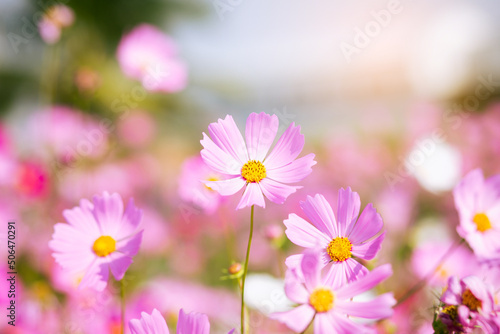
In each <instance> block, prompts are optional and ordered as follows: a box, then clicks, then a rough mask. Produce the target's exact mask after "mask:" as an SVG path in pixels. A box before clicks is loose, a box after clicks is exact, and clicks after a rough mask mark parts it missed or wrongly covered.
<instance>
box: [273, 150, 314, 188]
mask: <svg viewBox="0 0 500 334" xmlns="http://www.w3.org/2000/svg"><path fill="white" fill-rule="evenodd" d="M314 157H315V156H314V154H312V153H310V154H308V155H306V156H304V157H302V158H299V159H297V160H294V161H292V162H290V163H289V164H287V165H284V166H281V167H277V168H274V169H269V168H266V174H267V177H268V178H270V179H273V180H275V181H278V182H282V183H295V182H299V181H302V180H303V179H304V178H305V177H306V176H307V175H309V174H311V172H312V169H311V167H312V166H314V165H316V161H314Z"/></svg>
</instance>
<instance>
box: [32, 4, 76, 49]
mask: <svg viewBox="0 0 500 334" xmlns="http://www.w3.org/2000/svg"><path fill="white" fill-rule="evenodd" d="M74 21H75V14H74V13H73V10H71V8H69V7H67V6H64V5H56V6H53V7H51V8H50V9H49V10H48V11H47V13H45V15H43V17H42V19H41V20H40V23H39V24H38V29H39V31H40V36H41V37H42V39H43V40H44V41H45V42H46V43H48V44H54V43H56V42H57V41H59V39H60V38H61V31H62V29H63V28H66V27H69V26H71V25H72V24H73V22H74Z"/></svg>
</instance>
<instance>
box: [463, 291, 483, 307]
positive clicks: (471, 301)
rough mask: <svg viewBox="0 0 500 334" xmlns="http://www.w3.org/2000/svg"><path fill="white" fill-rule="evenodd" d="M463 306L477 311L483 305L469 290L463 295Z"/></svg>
mask: <svg viewBox="0 0 500 334" xmlns="http://www.w3.org/2000/svg"><path fill="white" fill-rule="evenodd" d="M462 304H464V305H465V306H467V307H468V308H469V310H471V311H477V310H478V309H479V308H481V306H482V305H483V303H482V302H481V301H480V300H479V299H477V298H476V296H474V295H473V294H472V292H471V291H470V290H469V289H467V290H465V291H464V293H463V294H462Z"/></svg>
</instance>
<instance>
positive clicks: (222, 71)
mask: <svg viewBox="0 0 500 334" xmlns="http://www.w3.org/2000/svg"><path fill="white" fill-rule="evenodd" d="M54 8H56V9H54ZM141 26H142V27H147V29H145V30H144V29H143V31H146V32H142V33H143V35H141V36H142V37H133V35H134V32H136V31H139V30H140V29H138V27H141ZM148 29H149V30H148ZM148 31H149V35H148ZM137 34H139V33H137ZM155 34H156V35H155ZM158 34H159V35H161V36H160V37H158V36H157V35H158ZM131 36H132V37H131ZM141 41H142V42H144V41H149V42H148V43H149V44H147V45H145V44H141V43H142V42H141ZM155 57H160V58H161V57H163V58H162V59H164V58H165V57H167V58H168V62H165V63H161V65H162V66H163V65H164V66H166V68H163V69H162V68H159V69H158V68H156V67H155V69H156V70H157V71H156V72H155V73H151V71H150V70H151V67H148V66H150V65H151V66H152V64H153V62H154V60H155V59H160V58H155ZM137 59H141V61H142V60H143V63H137V62H136V61H135V60H137ZM151 59H153V60H151ZM148 61H149V63H148ZM169 66H170V67H169ZM160 67H161V66H160ZM164 70H165V71H167V72H165V73H168V74H169V75H170V76H169V77H168V78H167V79H166V80H165V82H163V81H162V82H161V87H160V86H158V85H157V86H154V85H153V86H151V85H148V79H151V78H153V79H155V78H157V77H159V79H158V80H163V79H162V73H163V72H162V71H164ZM169 71H170V72H169ZM172 73H173V74H172ZM148 75H149V77H148ZM499 96H500V3H498V1H494V0H477V1H456V0H455V1H451V0H440V1H430V0H425V1H410V0H401V1H396V0H385V1H378V0H376V1H373V0H372V1H355V2H350V3H344V2H339V1H320V0H315V1H309V2H303V1H297V0H286V1H284V0H277V1H272V2H269V1H246V0H208V1H195V0H184V1H181V0H175V1H172V0H169V1H154V0H145V1H140V2H139V1H130V0H115V1H110V2H102V1H96V0H87V1H75V0H61V1H42V0H39V1H35V0H33V1H28V0H0V171H1V173H0V217H2V218H1V220H2V221H7V220H8V219H15V220H16V221H18V222H20V223H19V224H18V228H19V235H18V260H19V277H20V282H19V284H20V286H21V288H20V289H21V291H22V294H21V296H22V297H21V303H22V309H21V310H20V311H19V314H20V315H19V323H20V325H19V326H18V327H17V328H16V330H14V331H13V330H12V328H8V329H6V328H5V327H2V326H4V325H5V324H4V323H1V324H0V330H2V333H3V331H4V330H5V331H7V330H8V332H7V333H115V332H116V331H117V330H119V308H118V303H117V300H116V296H115V293H116V291H115V290H116V287H114V286H113V285H111V286H110V288H109V291H107V294H105V295H106V296H105V297H103V295H96V294H95V293H92V292H89V291H84V292H79V291H76V290H75V289H74V286H73V285H74V282H73V283H71V279H70V278H68V277H65V276H64V273H61V270H60V269H59V268H58V266H57V265H56V264H55V263H54V261H53V259H52V257H51V255H50V250H49V249H48V247H47V243H48V241H49V240H50V238H51V235H52V233H53V225H54V224H55V223H57V222H63V221H64V218H63V217H62V210H64V209H67V208H72V207H73V206H75V205H78V201H79V200H80V199H81V198H91V197H92V196H93V195H94V194H98V193H102V191H104V190H107V191H110V192H114V191H116V192H118V193H119V194H120V195H121V196H122V197H123V198H124V200H128V198H129V197H134V198H135V200H136V203H137V205H138V206H139V207H140V208H142V209H143V210H144V213H145V216H144V221H143V225H144V228H145V237H144V238H145V239H144V242H143V246H142V248H141V251H140V252H139V255H138V256H137V257H136V258H135V262H134V264H133V265H132V266H131V268H130V269H129V272H128V273H127V276H126V279H127V282H128V286H127V295H128V296H129V297H128V298H129V299H128V300H129V304H128V305H129V308H128V312H129V315H128V316H129V317H130V318H133V317H138V315H139V314H140V312H141V311H147V312H150V311H151V309H152V308H153V307H156V308H158V309H159V310H160V311H161V312H162V313H163V314H164V315H165V316H166V317H167V322H168V323H169V325H171V328H174V327H173V326H174V325H175V321H176V314H177V313H178V309H179V308H180V307H183V308H184V309H185V310H186V311H198V312H204V313H207V314H208V315H209V317H210V319H211V320H212V326H213V332H216V333H218V332H221V333H226V332H227V331H228V330H229V329H230V328H233V327H237V326H238V321H239V318H238V314H239V311H238V309H239V307H238V290H237V288H236V283H235V281H234V280H231V279H227V277H225V276H227V273H224V271H223V269H224V268H227V267H229V265H230V264H231V263H232V261H241V260H242V258H243V255H244V251H245V247H246V240H247V233H248V212H247V211H245V210H242V212H240V211H238V212H237V211H235V210H234V207H235V206H236V203H237V202H236V200H237V199H235V198H220V197H218V196H217V195H216V194H213V193H210V192H209V191H207V190H206V189H203V187H202V186H200V184H199V183H198V182H197V180H199V179H203V178H206V177H209V174H210V172H207V170H206V169H203V168H198V167H197V166H199V163H197V162H196V161H197V159H199V151H200V150H201V145H200V143H199V141H200V139H201V138H202V132H206V131H207V126H208V124H210V123H211V122H215V121H217V119H218V118H223V117H225V115H226V114H231V115H233V116H234V117H235V119H236V122H237V123H238V125H239V126H240V129H242V130H243V129H244V123H245V120H246V118H247V116H248V115H249V114H250V113H251V112H261V111H264V112H266V113H269V114H277V115H278V117H279V119H280V132H283V131H284V130H285V129H286V127H288V125H290V124H291V123H292V122H295V123H296V124H300V125H301V127H302V133H304V134H305V136H306V147H305V149H304V153H303V154H306V153H310V152H313V153H315V154H316V156H317V158H316V160H317V161H318V164H317V165H316V166H315V167H313V173H312V174H311V175H310V176H309V177H308V178H307V179H306V180H305V181H304V182H302V183H301V185H303V186H304V187H303V189H301V190H300V191H298V192H297V193H296V194H294V195H292V196H291V197H290V198H289V199H288V200H287V202H286V203H285V205H275V204H272V203H268V204H269V205H268V208H267V209H266V210H265V211H264V210H261V209H257V210H256V219H257V227H256V228H257V237H256V241H255V244H254V248H253V249H252V258H251V267H250V269H251V273H252V274H254V276H250V279H249V282H250V283H249V284H251V285H250V287H249V288H248V289H249V290H248V291H251V292H249V295H250V297H249V298H251V299H249V301H248V303H249V304H250V305H251V306H252V307H253V308H252V310H253V311H252V316H251V322H252V323H251V326H252V328H253V331H254V332H255V333H287V331H288V330H287V329H286V328H285V327H283V326H282V325H280V324H278V323H277V322H274V321H271V320H268V319H267V318H266V316H265V315H266V314H267V313H269V312H272V311H278V310H281V309H286V308H287V307H289V306H290V302H288V301H287V300H286V299H285V298H284V297H283V294H282V293H281V295H280V297H279V298H277V297H276V298H275V297H273V296H275V295H276V294H275V293H274V292H276V291H282V284H283V283H282V278H283V272H284V270H285V266H284V259H285V258H286V256H288V255H290V254H295V253H298V252H299V251H300V249H299V248H297V247H295V246H293V245H292V244H291V243H290V242H289V241H288V240H287V239H286V236H284V226H283V224H282V221H283V219H286V217H287V216H288V214H289V213H292V212H295V213H298V214H299V215H302V216H303V214H302V212H301V211H300V208H299V206H298V203H299V201H301V200H303V199H304V198H305V196H306V195H314V194H315V193H323V194H325V196H326V197H327V198H328V199H329V200H330V202H331V203H332V207H334V208H335V207H336V196H337V191H338V189H339V188H340V187H348V186H350V187H351V188H352V189H353V190H354V191H357V192H359V193H360V196H361V200H362V207H364V206H365V205H366V204H367V203H374V206H375V207H376V208H377V210H378V211H379V212H380V213H381V214H382V217H383V219H384V223H385V229H386V231H387V237H386V240H385V242H384V245H383V248H382V251H381V254H380V255H379V256H378V258H377V259H376V260H374V261H371V263H368V264H367V265H368V266H370V267H373V266H375V265H378V264H380V263H386V262H390V263H392V264H393V266H394V267H395V275H394V277H393V278H392V279H391V280H390V281H389V282H388V283H386V284H385V285H384V288H385V289H386V290H390V291H394V293H395V295H396V297H398V296H401V295H403V294H404V292H405V291H407V290H408V288H409V287H411V286H412V284H414V283H415V282H416V281H417V280H418V278H419V277H423V276H424V275H425V274H426V273H427V271H428V270H430V269H431V268H433V265H434V264H435V263H436V262H433V261H435V258H436V254H437V253H439V252H442V253H444V252H445V251H446V249H447V247H448V245H449V244H451V243H452V242H453V241H454V240H456V239H458V236H457V234H456V231H455V227H456V225H457V223H458V216H457V214H456V210H455V208H454V205H453V198H452V195H451V190H452V189H453V187H454V186H455V185H456V183H457V182H458V181H459V180H460V179H461V177H462V176H463V175H464V174H465V173H466V172H468V171H470V170H471V169H474V168H482V169H483V171H484V172H485V175H487V176H489V175H493V174H497V173H499V172H500V101H499ZM193 180H194V181H193ZM2 233H5V231H0V236H2V235H3V234H2ZM3 236H4V235H3ZM461 252H462V253H463V254H462V253H460V254H462V255H463V256H464V257H467V256H469V257H471V256H470V255H471V254H470V250H469V249H468V248H467V247H465V246H464V247H463V249H462V250H461ZM422 254H423V255H422ZM426 256H427V257H426ZM422 259H423V260H422ZM461 259H462V258H460V257H459V258H458V259H455V261H458V263H460V261H461ZM471 261H472V262H473V259H472V260H471ZM1 266H2V264H0V268H1ZM450 268H451V269H449V270H451V271H453V270H455V269H453V268H456V267H454V266H450ZM472 268H474V267H473V266H472V265H471V268H470V270H472ZM449 274H450V272H447V273H446V275H445V276H446V277H447V275H449ZM221 277H225V278H226V279H221ZM438 281H439V280H437V281H436V282H434V283H433V285H432V286H431V287H428V288H426V289H424V290H423V291H422V292H421V293H419V294H416V295H414V296H413V297H412V298H411V299H410V300H409V301H408V302H407V303H405V304H403V305H402V306H401V307H400V308H398V309H397V310H396V315H395V316H394V318H393V319H388V320H385V321H384V322H382V323H378V324H377V328H378V329H379V331H380V332H381V333H394V332H397V333H415V332H417V331H420V332H422V333H426V332H430V333H432V329H430V327H429V324H430V321H431V320H432V307H433V305H435V304H436V302H437V301H436V298H435V295H434V292H435V291H440V290H441V288H442V286H444V284H445V280H444V279H443V280H441V281H439V282H438ZM72 284H73V285H72ZM2 291H3V290H2ZM214 300H217V301H218V303H220V306H218V307H217V308H214V307H213V304H212V303H213V301H214ZM3 301H5V299H4V300H3ZM0 302H2V297H0ZM2 305H3V304H2ZM42 319H43V321H42ZM408 319H410V320H409V321H408ZM42 322H43V326H40V324H41V323H42Z"/></svg>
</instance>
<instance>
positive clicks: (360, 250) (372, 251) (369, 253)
mask: <svg viewBox="0 0 500 334" xmlns="http://www.w3.org/2000/svg"><path fill="white" fill-rule="evenodd" d="M384 237H385V232H384V233H382V234H381V235H379V236H378V237H376V238H375V239H373V240H370V241H367V242H365V243H364V244H358V245H353V246H352V254H353V255H354V256H357V257H359V258H361V259H364V260H371V259H373V258H374V257H375V255H377V253H378V251H379V250H380V248H381V247H382V241H384Z"/></svg>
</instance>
